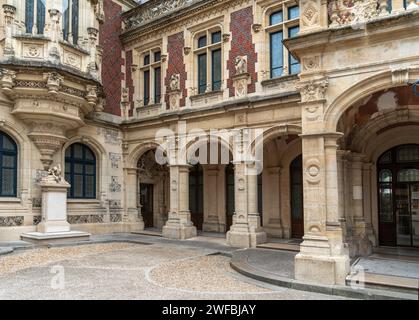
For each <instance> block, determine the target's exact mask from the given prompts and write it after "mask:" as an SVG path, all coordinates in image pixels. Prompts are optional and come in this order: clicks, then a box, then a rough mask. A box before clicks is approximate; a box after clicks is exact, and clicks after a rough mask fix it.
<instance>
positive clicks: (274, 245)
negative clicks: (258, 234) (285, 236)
mask: <svg viewBox="0 0 419 320" xmlns="http://www.w3.org/2000/svg"><path fill="white" fill-rule="evenodd" d="M257 248H262V249H271V250H286V251H295V252H299V251H300V245H298V244H290V243H280V242H267V243H262V244H260V245H258V246H257Z"/></svg>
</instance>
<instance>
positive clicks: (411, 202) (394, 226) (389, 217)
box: [377, 145, 419, 247]
mask: <svg viewBox="0 0 419 320" xmlns="http://www.w3.org/2000/svg"><path fill="white" fill-rule="evenodd" d="M377 176H378V182H377V183H378V188H377V189H378V210H379V212H378V213H379V214H378V217H379V219H378V220H379V242H380V245H382V246H404V247H419V145H403V146H398V147H395V148H392V149H390V150H388V151H386V152H385V153H383V154H382V155H381V156H380V158H379V159H378V165H377Z"/></svg>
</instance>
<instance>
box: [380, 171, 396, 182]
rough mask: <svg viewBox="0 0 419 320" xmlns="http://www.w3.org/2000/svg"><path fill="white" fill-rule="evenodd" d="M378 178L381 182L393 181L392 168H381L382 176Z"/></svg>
mask: <svg viewBox="0 0 419 320" xmlns="http://www.w3.org/2000/svg"><path fill="white" fill-rule="evenodd" d="M378 179H379V181H380V182H391V181H392V179H393V177H392V173H391V170H388V169H384V170H381V171H380V176H379V178H378Z"/></svg>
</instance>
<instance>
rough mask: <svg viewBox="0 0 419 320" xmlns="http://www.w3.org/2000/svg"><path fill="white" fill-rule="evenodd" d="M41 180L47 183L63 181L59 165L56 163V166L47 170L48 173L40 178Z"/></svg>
mask: <svg viewBox="0 0 419 320" xmlns="http://www.w3.org/2000/svg"><path fill="white" fill-rule="evenodd" d="M42 182H48V183H61V182H63V177H62V170H61V165H60V164H57V165H56V166H54V167H52V168H50V169H49V170H48V175H47V176H45V177H43V178H42Z"/></svg>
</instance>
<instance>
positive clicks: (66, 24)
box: [62, 0, 70, 40]
mask: <svg viewBox="0 0 419 320" xmlns="http://www.w3.org/2000/svg"><path fill="white" fill-rule="evenodd" d="M69 1H70V0H63V11H62V14H63V17H62V24H63V38H64V40H68V33H69V32H70V10H69V9H70V8H69Z"/></svg>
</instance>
